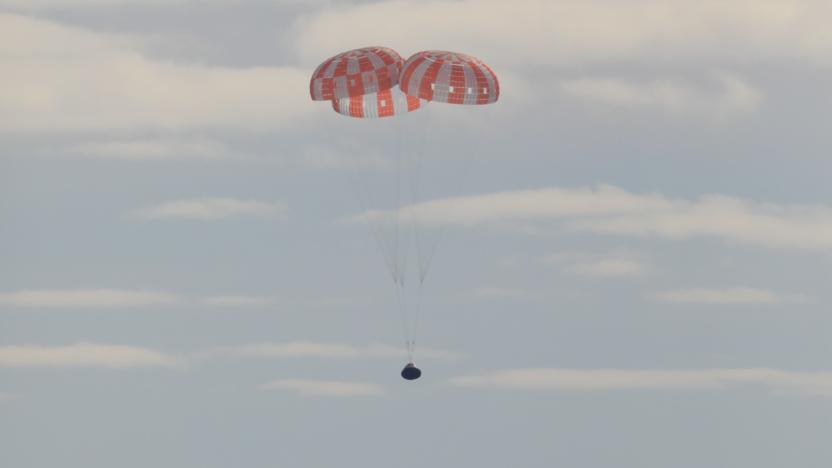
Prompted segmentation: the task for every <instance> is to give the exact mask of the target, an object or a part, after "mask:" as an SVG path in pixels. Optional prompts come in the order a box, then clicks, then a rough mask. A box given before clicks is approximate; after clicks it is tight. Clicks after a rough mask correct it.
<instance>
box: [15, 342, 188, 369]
mask: <svg viewBox="0 0 832 468" xmlns="http://www.w3.org/2000/svg"><path fill="white" fill-rule="evenodd" d="M179 364H180V361H179V360H177V359H176V358H174V357H172V356H168V355H166V354H163V353H160V352H159V351H155V350H152V349H147V348H137V347H133V346H118V345H103V344H94V343H76V344H73V345H69V346H0V367H104V368H113V369H123V368H132V367H172V366H177V365H179Z"/></svg>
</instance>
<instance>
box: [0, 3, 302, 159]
mask: <svg viewBox="0 0 832 468" xmlns="http://www.w3.org/2000/svg"><path fill="white" fill-rule="evenodd" d="M0 30H2V31H3V38H4V40H3V41H2V43H0V132H15V133H33V132H72V131H108V130H135V129H164V130H170V129H174V130H176V129H179V130H181V129H186V128H195V127H217V126H220V127H233V128H238V129H244V130H255V131H257V130H268V131H275V130H278V129H280V128H282V127H285V126H287V125H291V124H293V122H297V121H299V120H303V119H304V118H305V116H307V115H310V114H311V113H313V112H314V111H315V109H314V107H315V106H313V105H311V104H312V103H310V102H309V98H308V96H307V93H306V92H305V90H306V89H307V83H308V78H309V77H308V71H307V70H299V69H294V68H289V67H258V68H246V69H237V68H227V67H210V66H203V65H196V64H176V63H171V62H163V61H157V60H153V59H150V58H147V57H145V56H143V55H142V54H141V53H140V52H138V51H136V50H134V49H135V48H134V47H133V45H134V44H136V43H137V42H141V41H140V40H137V39H136V38H123V37H115V36H110V35H106V34H99V33H94V32H90V31H87V30H84V29H81V28H77V27H72V26H66V25H62V24H59V23H55V22H52V21H48V20H43V19H35V18H32V17H27V16H22V15H15V14H1V13H0ZM122 150H123V151H124V150H125V148H122Z"/></svg>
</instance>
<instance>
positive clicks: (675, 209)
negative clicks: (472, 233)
mask: <svg viewBox="0 0 832 468" xmlns="http://www.w3.org/2000/svg"><path fill="white" fill-rule="evenodd" d="M382 216H390V213H386V212H380V211H368V212H364V213H361V214H359V215H357V216H355V217H353V218H352V220H353V221H357V222H368V221H371V220H376V219H378V218H379V217H382ZM400 219H406V220H407V219H418V222H420V223H424V224H440V225H458V226H474V225H481V224H491V225H497V226H508V227H511V228H517V226H518V225H519V226H521V227H522V226H524V223H527V224H528V223H538V224H537V225H535V226H532V227H531V230H533V231H538V230H541V229H544V230H545V229H549V230H551V229H553V226H552V225H551V223H552V222H557V223H558V224H557V226H560V227H562V228H565V229H568V230H571V231H574V232H590V233H596V234H607V235H626V236H640V237H647V236H656V237H664V238H670V239H687V238H691V237H713V238H719V239H725V240H729V241H733V242H738V243H743V244H749V245H756V246H761V247H770V248H787V249H804V250H830V249H832V207H829V206H825V205H777V204H773V203H760V202H753V201H748V200H743V199H740V198H735V197H729V196H724V195H703V196H700V197H699V198H697V199H694V200H684V199H673V198H669V197H667V196H664V195H661V194H655V193H651V194H637V193H631V192H627V191H625V190H623V189H620V188H617V187H613V186H609V185H600V186H598V187H594V188H577V189H566V188H557V187H549V188H543V189H537V190H519V191H509V192H497V193H492V194H486V195H474V196H467V197H455V198H446V199H438V200H432V201H428V202H424V203H420V204H417V205H412V206H408V207H405V208H403V209H402V211H401V213H400ZM547 223H548V224H547Z"/></svg>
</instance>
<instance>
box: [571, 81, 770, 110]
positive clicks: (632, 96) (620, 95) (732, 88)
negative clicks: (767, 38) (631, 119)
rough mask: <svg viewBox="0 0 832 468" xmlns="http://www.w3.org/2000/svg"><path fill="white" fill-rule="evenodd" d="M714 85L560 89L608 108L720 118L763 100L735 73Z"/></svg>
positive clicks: (582, 84)
mask: <svg viewBox="0 0 832 468" xmlns="http://www.w3.org/2000/svg"><path fill="white" fill-rule="evenodd" d="M714 82H715V86H712V87H706V86H697V85H694V84H691V83H686V82H676V81H671V80H665V81H651V82H646V83H636V82H629V81H626V80H621V79H598V78H582V79H577V80H570V81H564V82H562V83H561V84H560V89H561V91H562V92H564V93H565V94H567V95H569V96H571V97H574V98H577V99H581V100H584V101H589V102H592V103H598V104H603V105H606V106H612V107H621V108H642V109H659V110H663V111H666V112H668V113H672V114H680V113H689V112H693V113H699V114H706V115H708V116H712V117H715V118H718V119H729V118H732V117H736V116H739V115H742V114H746V113H749V112H753V111H755V110H757V108H758V107H759V105H760V102H761V101H762V95H761V93H760V91H758V90H757V89H756V88H755V87H754V86H752V85H750V84H749V83H747V82H746V81H745V80H743V79H742V78H740V77H739V76H736V75H734V74H728V73H719V74H716V75H715V76H714Z"/></svg>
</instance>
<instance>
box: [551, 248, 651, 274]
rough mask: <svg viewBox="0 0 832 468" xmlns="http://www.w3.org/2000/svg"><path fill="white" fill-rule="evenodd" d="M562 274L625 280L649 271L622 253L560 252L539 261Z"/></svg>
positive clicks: (638, 260)
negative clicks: (556, 267)
mask: <svg viewBox="0 0 832 468" xmlns="http://www.w3.org/2000/svg"><path fill="white" fill-rule="evenodd" d="M541 261H542V262H543V263H547V264H551V265H556V266H558V267H560V268H561V269H562V270H563V271H564V272H566V273H568V274H571V275H575V276H584V277H588V278H625V277H639V276H643V275H645V274H646V273H647V272H648V271H649V270H650V269H651V267H650V265H648V264H647V263H646V262H645V261H644V260H642V259H640V258H638V256H636V255H634V254H632V253H629V252H624V251H619V252H611V253H607V254H597V253H586V252H561V253H557V254H554V255H549V256H547V257H544V258H543V259H541Z"/></svg>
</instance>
